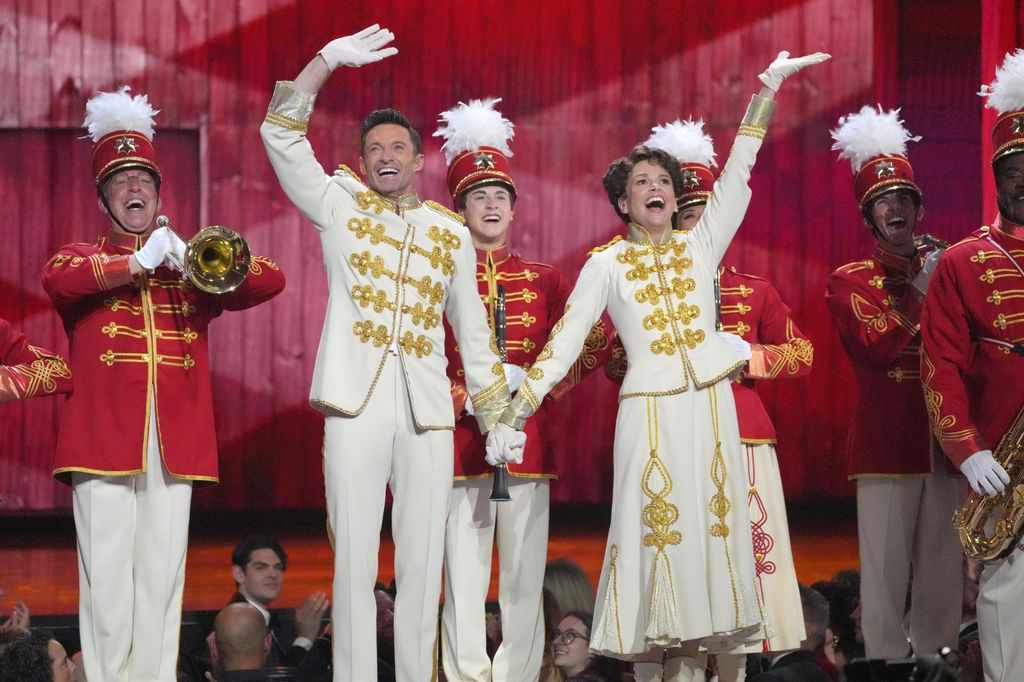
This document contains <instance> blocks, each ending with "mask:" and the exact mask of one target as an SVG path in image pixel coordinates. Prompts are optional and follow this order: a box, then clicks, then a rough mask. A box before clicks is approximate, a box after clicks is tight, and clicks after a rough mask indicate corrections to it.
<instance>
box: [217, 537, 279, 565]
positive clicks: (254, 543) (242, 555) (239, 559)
mask: <svg viewBox="0 0 1024 682" xmlns="http://www.w3.org/2000/svg"><path fill="white" fill-rule="evenodd" d="M258 549H269V550H271V551H273V552H274V554H276V555H277V558H278V559H280V560H281V566H282V568H288V555H287V554H285V553H284V548H283V547H281V543H280V542H278V541H277V540H275V539H274V538H272V537H270V536H269V535H250V536H249V537H247V538H246V539H244V540H242V541H241V542H239V543H238V544H237V545H235V549H234V551H232V552H231V563H232V564H234V565H235V566H238V567H239V568H240V569H242V570H243V571H244V570H245V569H246V567H247V566H248V565H249V562H250V561H252V553H253V552H255V551H256V550H258Z"/></svg>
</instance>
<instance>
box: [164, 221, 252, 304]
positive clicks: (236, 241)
mask: <svg viewBox="0 0 1024 682" xmlns="http://www.w3.org/2000/svg"><path fill="white" fill-rule="evenodd" d="M156 224H157V227H166V228H167V229H168V230H170V231H171V232H173V233H174V235H175V236H177V237H178V238H179V239H181V237H180V236H179V235H178V233H177V232H174V228H172V227H171V221H170V219H169V218H168V217H167V216H165V215H162V216H157V219H156ZM182 241H185V240H184V239H182ZM249 259H250V255H249V245H248V244H246V243H245V240H244V239H242V236H241V235H240V234H238V233H237V232H235V231H234V230H232V229H230V228H227V227H224V226H223V225H210V226H209V227H204V228H203V229H201V230H199V232H198V233H197V234H196V236H194V237H192V239H190V240H188V242H186V244H185V258H184V259H182V260H178V257H177V256H175V255H174V254H168V256H167V260H168V261H170V262H171V264H172V265H174V266H175V267H176V268H178V269H179V270H180V271H181V272H182V273H183V274H184V275H185V277H187V278H188V279H189V280H190V281H191V282H192V284H194V285H195V287H196V288H197V289H199V290H201V291H205V292H206V293H208V294H226V293H228V292H229V291H234V290H235V289H237V288H238V286H239V285H240V284H241V283H242V282H244V281H245V277H246V275H248V274H249Z"/></svg>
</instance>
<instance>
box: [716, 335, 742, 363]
mask: <svg viewBox="0 0 1024 682" xmlns="http://www.w3.org/2000/svg"><path fill="white" fill-rule="evenodd" d="M715 333H716V334H718V338H720V339H722V340H723V341H725V342H726V343H727V344H729V348H731V349H732V352H734V353H736V355H738V356H739V358H740V360H743V361H747V360H749V359H750V357H751V352H750V344H749V343H747V342H746V341H744V340H743V338H742V337H740V336H737V335H736V334H730V333H729V332H715Z"/></svg>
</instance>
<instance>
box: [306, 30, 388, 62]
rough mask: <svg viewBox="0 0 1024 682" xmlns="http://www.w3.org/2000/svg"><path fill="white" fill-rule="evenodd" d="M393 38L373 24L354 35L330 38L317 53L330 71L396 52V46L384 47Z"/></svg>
mask: <svg viewBox="0 0 1024 682" xmlns="http://www.w3.org/2000/svg"><path fill="white" fill-rule="evenodd" d="M394 39H395V34H394V33H392V32H391V31H389V30H387V29H386V28H381V27H380V25H379V24H374V25H373V26H367V27H366V28H364V29H363V30H362V31H360V32H359V33H356V34H354V35H350V36H345V37H344V38H336V39H334V40H332V41H331V42H329V43H327V44H326V45H324V47H323V49H322V50H320V53H319V54H320V56H321V57H323V58H324V61H325V62H327V66H329V67H331V70H332V71H333V70H334V69H336V68H338V67H339V66H355V67H359V66H362V65H363V64H370V63H372V62H379V61H380V60H382V59H385V58H387V57H390V56H391V55H394V54H398V48H397V47H384V46H385V45H387V44H388V43H390V42H391V41H392V40H394ZM382 48H383V49H382Z"/></svg>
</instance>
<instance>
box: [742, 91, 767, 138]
mask: <svg viewBox="0 0 1024 682" xmlns="http://www.w3.org/2000/svg"><path fill="white" fill-rule="evenodd" d="M773 111H775V100H774V99H768V98H767V97H761V96H760V95H753V96H752V97H751V98H750V104H749V105H747V113H746V114H744V115H743V120H742V121H740V127H741V128H760V129H761V130H762V131H764V130H767V129H768V124H769V123H770V122H771V120H772V112H773Z"/></svg>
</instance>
